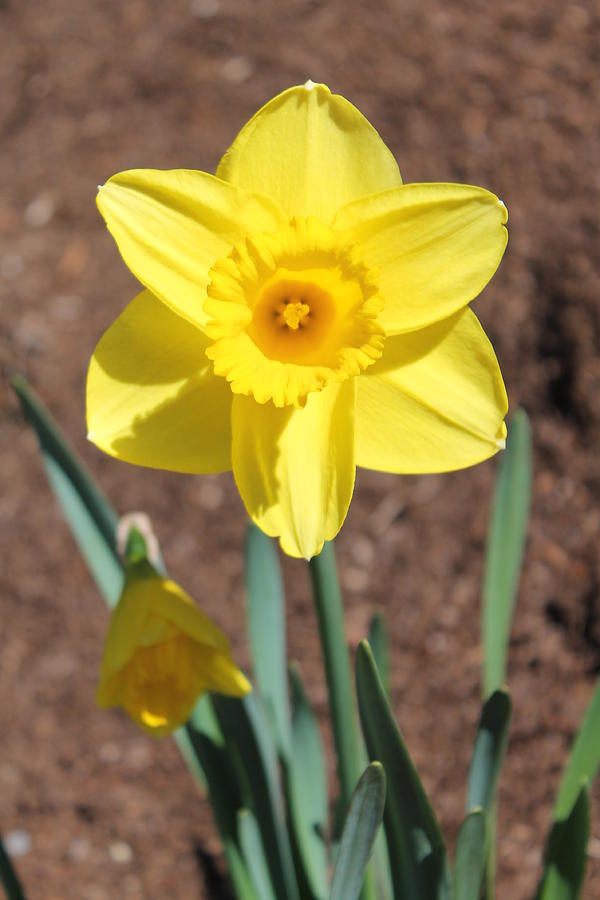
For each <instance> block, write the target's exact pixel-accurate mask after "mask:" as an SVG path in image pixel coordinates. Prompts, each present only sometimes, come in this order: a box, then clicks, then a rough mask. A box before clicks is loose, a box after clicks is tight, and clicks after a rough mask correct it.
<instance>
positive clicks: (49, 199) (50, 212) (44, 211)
mask: <svg viewBox="0 0 600 900" xmlns="http://www.w3.org/2000/svg"><path fill="white" fill-rule="evenodd" d="M55 212H56V201H55V199H54V196H53V194H51V193H49V192H47V193H44V194H40V195H39V197H36V198H35V200H32V201H31V203H29V204H28V205H27V206H26V207H25V214H24V216H23V218H24V219H25V224H26V225H28V226H29V228H43V227H44V225H47V224H48V222H50V221H51V220H52V218H53V216H54V213H55Z"/></svg>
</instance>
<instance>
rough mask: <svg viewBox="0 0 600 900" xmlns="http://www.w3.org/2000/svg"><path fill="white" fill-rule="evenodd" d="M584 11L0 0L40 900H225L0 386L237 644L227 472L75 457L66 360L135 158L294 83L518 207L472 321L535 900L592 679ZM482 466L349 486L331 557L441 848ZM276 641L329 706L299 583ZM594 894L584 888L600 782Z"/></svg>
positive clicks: (19, 799) (11, 808)
mask: <svg viewBox="0 0 600 900" xmlns="http://www.w3.org/2000/svg"><path fill="white" fill-rule="evenodd" d="M599 31H600V9H599V8H598V6H597V4H594V3H584V2H581V3H577V2H565V0H544V2H541V0H525V2H523V0H499V2H498V3H496V4H493V5H492V4H490V3H488V2H487V0H464V2H458V0H395V2H394V0H387V2H385V0H371V2H370V3H369V4H364V3H361V2H358V0H290V2H276V0H254V2H251V3H250V2H244V0H171V2H169V3H161V2H158V0H120V2H119V0H80V2H78V3H74V2H73V0H44V2H42V0H1V2H0V85H1V89H0V140H1V143H0V154H1V156H0V160H1V165H0V303H1V315H0V363H1V366H2V374H3V381H2V386H1V388H0V414H1V427H0V555H1V558H2V564H1V567H0V585H1V587H0V604H1V605H0V609H1V619H2V627H1V629H0V735H2V738H1V744H0V828H1V829H2V831H3V832H4V834H5V835H7V834H8V835H9V836H10V839H11V841H12V843H11V847H12V849H13V852H14V853H15V859H16V863H17V865H18V868H19V871H20V873H21V875H22V878H23V881H24V884H25V887H26V889H27V890H28V892H29V896H30V897H31V898H44V900H68V898H81V900H112V898H115V897H119V898H147V900H158V898H164V897H169V898H172V900H189V898H192V897H197V898H215V897H227V896H228V894H227V893H226V891H225V890H224V888H223V886H222V884H221V874H222V860H221V858H220V855H219V843H218V840H217V838H216V835H215V831H214V828H213V826H212V823H211V818H210V812H209V809H208V806H207V804H206V803H205V802H204V801H203V800H202V799H201V797H199V796H197V795H196V793H195V792H194V790H193V788H192V785H191V782H190V780H189V776H188V775H187V772H186V771H185V769H184V766H183V764H182V762H181V760H180V758H179V755H178V752H177V750H176V748H175V745H174V744H173V743H172V742H171V741H169V740H166V741H162V742H156V741H153V740H151V739H150V738H148V737H146V736H145V735H143V734H142V733H141V732H140V731H137V730H136V728H135V726H134V725H133V724H132V723H131V722H129V721H128V720H127V719H126V718H125V717H124V716H123V715H122V714H121V713H120V712H104V711H100V710H99V709H97V708H96V706H95V701H94V695H95V688H96V681H97V674H98V668H99V663H100V658H101V653H102V643H103V638H104V634H105V629H106V625H107V613H106V610H105V608H104V606H103V603H102V601H101V599H100V597H99V596H98V594H97V592H96V589H95V587H94V586H93V584H92V582H91V579H90V577H89V576H88V574H87V572H86V570H85V568H84V565H83V563H82V562H81V560H80V558H79V556H78V553H77V551H76V549H75V545H74V543H73V541H72V539H71V537H70V534H69V533H68V531H67V528H66V526H65V525H64V524H63V521H62V518H61V514H60V512H59V510H58V507H57V505H56V503H55V502H54V500H53V499H52V497H51V495H50V493H49V490H48V488H47V486H46V482H45V478H44V475H43V473H42V469H41V464H40V460H39V458H38V453H37V449H36V445H35V440H34V438H33V435H32V433H31V432H30V431H29V430H28V429H27V428H26V427H25V426H24V425H23V422H22V419H21V415H20V413H19V410H18V408H17V404H16V402H15V400H14V398H13V397H12V396H11V393H10V390H9V388H8V380H7V379H8V376H9V375H10V374H11V373H12V372H14V371H15V370H19V371H22V372H24V373H25V374H26V375H27V376H28V378H29V379H30V380H31V382H32V384H33V386H34V387H35V388H36V389H37V390H38V391H39V392H40V393H41V395H42V396H43V398H44V399H45V401H46V402H47V404H48V405H49V406H50V409H51V410H52V412H53V413H54V415H55V416H56V417H57V418H58V419H59V421H60V422H61V423H62V425H63V426H64V429H65V431H66V433H67V435H68V438H69V439H70V440H71V441H72V442H73V443H74V444H75V446H76V447H77V449H78V450H79V451H80V453H81V454H82V456H83V457H84V459H85V462H86V463H87V465H88V466H89V467H90V468H91V469H92V471H93V472H94V474H95V475H96V476H97V477H98V478H99V480H100V482H101V484H102V486H103V487H104V488H105V490H106V491H107V492H108V493H109V495H110V496H111V497H112V499H113V500H114V501H115V502H116V504H117V506H118V508H119V510H120V511H122V512H125V511H128V510H131V509H143V510H145V511H147V512H148V513H149V514H150V515H151V517H152V519H153V522H154V526H155V529H156V531H157V533H158V536H159V538H160V541H161V544H162V548H163V553H164V556H165V559H166V562H167V565H168V567H169V570H170V572H171V574H172V575H173V577H175V578H176V579H177V580H178V581H179V582H180V583H182V584H183V586H184V587H186V589H187V590H188V591H189V592H190V593H191V594H193V595H194V596H195V597H196V599H197V600H198V602H199V603H200V604H201V605H202V606H203V608H204V609H205V610H206V611H207V612H208V613H209V614H211V615H212V616H213V617H214V618H215V619H216V620H217V621H218V622H219V623H220V625H221V626H222V627H223V628H224V629H225V631H226V632H227V633H228V634H229V635H230V636H231V637H232V640H233V643H234V645H235V650H236V654H237V657H238V659H239V660H241V661H242V662H243V663H247V662H248V656H247V649H246V646H245V640H244V628H245V625H244V589H243V571H242V542H243V537H244V529H245V516H244V511H243V507H242V505H241V502H240V500H239V498H238V496H237V493H236V491H235V488H234V485H233V481H232V478H231V476H229V475H226V476H218V477H187V476H176V475H170V474H168V473H159V472H153V471H145V470H141V469H134V468H132V467H129V466H127V465H125V464H123V463H119V462H116V461H112V460H110V459H108V458H107V457H103V456H102V454H100V453H99V452H98V451H97V450H96V449H95V448H94V447H93V446H92V445H90V444H88V443H86V441H85V421H84V385H85V375H86V367H87V363H88V360H89V357H90V355H91V353H92V351H93V348H94V346H95V344H96V342H97V341H98V339H99V338H100V336H101V334H102V333H103V331H104V330H105V329H106V328H107V327H108V326H109V325H110V324H111V323H112V322H113V320H114V319H115V317H116V316H117V315H118V313H119V312H120V311H121V310H122V309H123V308H124V306H125V305H126V304H127V302H128V301H129V300H130V299H132V298H133V296H134V294H135V293H136V284H135V282H134V280H133V278H132V276H131V275H130V274H129V272H128V271H127V269H126V268H125V266H124V264H123V263H122V262H121V261H120V258H119V256H118V253H117V251H116V248H115V246H114V245H113V242H112V239H111V238H110V236H109V235H108V233H107V231H106V230H105V228H104V225H103V223H102V221H101V219H100V216H99V214H98V213H97V211H96V208H95V193H96V185H97V184H101V183H102V182H104V181H105V180H106V179H107V178H108V177H109V176H110V175H111V174H113V173H115V172H117V171H119V170H122V169H127V168H132V167H138V166H150V167H157V168H169V167H190V168H200V169H205V170H208V171H214V169H215V167H216V164H217V162H218V160H219V157H220V155H221V154H222V152H223V151H224V150H225V149H226V147H227V146H228V145H229V143H230V142H231V141H232V139H233V137H234V136H235V134H236V132H237V130H238V129H239V128H240V127H241V125H242V124H243V123H244V122H245V121H246V120H247V119H248V118H249V117H250V116H251V115H252V114H253V113H254V112H255V110H256V109H257V108H258V107H259V106H260V105H261V104H262V103H263V102H265V101H266V100H267V99H269V98H270V97H271V96H272V95H274V94H276V93H278V92H279V91H281V90H282V89H284V88H286V87H288V86H290V85H292V84H297V83H302V82H304V81H305V80H306V79H307V78H309V77H310V78H312V79H313V80H314V81H324V82H326V83H328V84H329V86H330V87H331V88H332V89H333V90H334V91H336V92H338V93H342V94H344V95H345V96H346V97H347V98H348V99H350V100H351V101H352V102H353V103H354V104H355V105H357V106H358V107H359V108H360V109H361V110H362V111H363V112H364V113H365V115H366V116H367V117H368V118H369V119H370V121H371V122H372V123H373V124H374V125H375V127H376V128H377V129H378V130H379V132H380V133H381V135H382V137H383V138H384V140H385V141H386V143H387V144H388V145H389V146H390V147H391V149H392V151H393V152H394V154H395V155H396V157H397V158H398V160H399V163H400V168H401V171H402V174H403V177H404V180H405V181H407V182H410V181H462V182H468V183H472V184H477V185H482V186H485V187H487V188H489V189H490V190H492V191H494V192H495V193H497V194H498V195H499V196H500V197H502V199H503V200H504V202H505V203H506V205H507V206H508V209H509V213H510V220H509V229H510V242H509V248H508V252H507V255H506V257H505V259H504V261H503V263H502V265H501V268H500V270H499V272H498V274H497V275H496V276H495V278H494V280H493V282H492V284H491V285H490V286H489V287H488V288H487V289H486V290H485V291H484V294H483V296H482V297H481V298H480V299H479V300H478V301H477V302H476V304H475V307H474V308H475V310H476V312H477V314H478V316H479V317H480V318H481V319H482V321H483V323H484V325H485V327H486V329H487V331H488V334H489V335H490V337H491V339H492V342H493V343H494V346H495V348H496V351H497V354H498V357H499V359H500V363H501V366H502V369H503V372H504V376H505V379H506V384H507V389H508V393H509V398H510V402H511V407H512V409H513V410H514V409H515V408H516V406H517V405H518V404H522V405H523V406H524V407H525V408H526V409H527V411H528V412H529V414H530V416H531V419H532V425H533V433H534V441H535V480H534V499H533V520H532V526H531V533H530V541H529V545H528V550H527V555H526V561H525V577H524V580H523V582H522V587H521V592H520V597H519V600H518V604H517V610H516V617H515V624H514V630H513V639H512V641H511V649H510V662H509V684H510V687H511V689H512V692H513V696H514V701H515V713H514V719H513V727H512V736H511V741H510V745H509V750H508V757H507V763H506V766H505V769H504V772H503V776H502V781H501V786H500V812H499V817H500V824H499V835H500V843H499V852H498V867H499V879H500V881H499V894H498V895H499V897H500V898H503V897H510V898H511V900H525V898H528V897H531V896H532V893H533V891H534V887H535V884H536V879H537V877H538V874H539V871H540V858H541V851H542V844H543V840H544V837H545V834H546V830H547V828H548V826H549V823H550V812H551V807H552V802H553V798H554V795H555V791H556V788H557V784H558V781H559V778H560V773H561V769H562V766H563V764H564V761H565V758H566V753H567V750H568V747H569V745H570V742H571V739H572V736H573V732H574V729H575V728H576V726H577V724H578V722H579V719H580V716H581V714H582V712H583V710H584V708H585V706H586V703H587V701H588V699H589V697H590V695H591V691H592V687H593V684H594V677H595V675H596V673H597V672H598V671H599V670H600V597H599V583H600V554H599V553H598V543H599V540H598V539H599V533H600V503H599V488H600V469H599V467H598V450H599V447H600V442H599V438H600V434H599V431H600V415H599V413H600V359H599V356H598V346H599V337H600V335H599V332H600V321H599V311H600V304H599V297H600V284H599V277H598V274H599V273H598V235H599V226H600V219H599V210H600V203H599V199H600V198H599V193H600V168H599V166H598V163H599V160H600V154H599V143H600V137H599V135H600V112H599V110H600V68H599V56H598V46H599V43H598V40H599V37H600V35H599ZM495 467H496V461H494V460H492V461H490V462H488V463H485V464H483V465H481V466H479V467H477V468H475V469H472V470H470V471H464V472H458V473H454V474H450V475H441V476H427V477H418V478H414V477H413V478H401V477H391V476H383V475H377V474H374V473H366V472H359V476H358V482H357V487H356V492H355V499H354V501H353V504H352V507H351V512H350V515H349V516H348V519H347V522H346V524H345V526H344V529H343V531H342V534H341V536H340V538H339V541H338V557H339V561H340V564H341V568H342V573H343V587H344V591H345V603H346V610H347V627H348V636H349V640H350V642H351V645H352V648H354V647H355V645H356V643H357V642H358V640H359V639H360V638H361V637H362V636H363V635H364V634H365V633H366V628H367V623H368V620H369V617H370V615H371V614H372V612H373V610H374V609H375V608H377V607H380V608H383V609H384V610H385V614H386V617H387V621H388V623H389V626H390V630H391V635H392V677H393V686H394V691H393V703H394V709H395V711H396V713H397V716H398V720H399V723H400V725H401V728H402V729H403V732H404V735H405V738H406V741H407V744H408V746H409V748H410V750H411V752H412V754H413V756H414V758H415V760H416V762H417V764H418V767H419V769H420V772H421V774H422V776H423V779H424V782H425V785H426V787H427V789H428V790H429V791H430V793H431V796H432V798H433V802H434V804H435V806H436V809H437V810H438V813H439V815H440V817H441V821H442V826H443V828H444V830H445V833H446V834H447V835H448V838H449V841H450V843H451V844H452V843H453V841H454V839H455V837H456V832H457V828H458V824H459V822H460V819H461V814H462V810H463V804H464V789H465V778H466V770H467V765H468V759H469V754H470V746H471V740H472V735H473V731H474V727H475V724H476V720H477V717H478V713H479V667H480V661H481V651H480V645H479V603H480V581H481V573H482V561H483V542H484V535H485V528H486V522H487V516H488V508H489V501H490V495H491V486H492V480H493V475H494V471H495ZM285 572H286V578H287V587H288V595H289V607H288V613H289V646H290V653H291V655H292V656H294V657H296V658H297V659H299V661H300V664H301V667H302V670H303V672H304V676H305V681H306V683H307V686H308V689H309V693H310V696H311V698H312V700H313V702H314V703H315V705H316V708H317V710H318V711H319V712H320V713H321V714H323V715H324V714H325V710H326V696H325V689H324V681H323V674H322V670H321V666H320V661H319V650H318V644H317V635H316V626H315V621H314V618H313V612H312V608H311V601H310V593H309V585H308V579H307V576H306V571H305V567H304V566H303V565H302V564H301V563H298V562H293V561H286V564H285ZM594 798H595V799H594V809H593V817H594V818H593V837H592V841H591V844H590V852H591V859H590V866H589V875H588V881H587V886H586V892H585V896H586V897H587V898H593V897H598V896H600V803H599V802H598V801H599V799H600V792H599V790H598V788H596V790H595V794H594Z"/></svg>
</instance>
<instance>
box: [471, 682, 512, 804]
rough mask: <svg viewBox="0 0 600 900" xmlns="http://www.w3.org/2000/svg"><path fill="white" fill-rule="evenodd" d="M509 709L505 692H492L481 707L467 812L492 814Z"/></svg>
mask: <svg viewBox="0 0 600 900" xmlns="http://www.w3.org/2000/svg"><path fill="white" fill-rule="evenodd" d="M511 706H512V704H511V700H510V695H509V693H508V691H507V690H506V689H503V690H499V691H494V693H493V694H492V696H491V697H490V698H489V700H488V701H487V702H486V703H485V704H484V707H483V711H482V713H481V718H480V720H479V725H478V727H477V734H476V735H475V744H474V747H473V755H472V756H471V766H470V768H469V780H468V787H467V812H471V811H472V810H474V809H477V808H481V809H483V810H485V813H486V815H487V816H490V815H491V813H492V810H493V807H494V800H495V796H496V787H497V785H498V778H499V776H500V770H501V768H502V763H503V762H504V756H505V753H506V745H507V743H508V729H509V726H510V716H511Z"/></svg>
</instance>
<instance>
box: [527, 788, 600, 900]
mask: <svg viewBox="0 0 600 900" xmlns="http://www.w3.org/2000/svg"><path fill="white" fill-rule="evenodd" d="M589 836H590V795H589V790H588V787H587V785H585V784H584V785H583V787H581V786H580V790H579V795H578V796H577V799H576V801H575V804H574V805H573V808H572V809H571V812H570V814H569V816H568V817H567V818H566V819H563V820H561V821H558V822H555V823H554V825H553V827H552V832H551V834H550V839H549V841H548V847H547V850H546V855H545V861H544V874H543V875H542V880H541V882H540V886H539V889H538V893H537V895H536V900H578V898H579V897H581V891H582V889H583V882H584V879H585V869H586V863H587V852H586V849H587V842H588V840H589Z"/></svg>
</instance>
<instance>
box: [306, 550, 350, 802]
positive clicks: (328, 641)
mask: <svg viewBox="0 0 600 900" xmlns="http://www.w3.org/2000/svg"><path fill="white" fill-rule="evenodd" d="M308 566H309V569H310V577H311V580H312V586H313V595H314V601H315V610H316V613H317V622H318V625H319V637H320V640H321V650H322V653H323V661H324V664H325V675H326V678H327V689H328V693H329V711H330V715H331V726H332V730H333V742H334V745H335V752H336V756H337V767H338V779H339V790H340V805H341V810H340V812H341V814H342V815H343V816H345V814H346V812H347V810H348V806H349V805H350V799H351V797H352V793H353V791H354V788H355V787H356V785H357V782H358V779H359V777H360V771H361V751H360V739H359V732H358V721H357V717H356V711H355V708H354V696H353V691H352V683H353V682H352V670H351V668H350V654H349V653H348V646H347V644H346V635H345V631H344V609H343V605H342V595H341V591H340V585H339V581H338V574H337V566H336V562H335V551H334V549H333V544H332V543H326V544H325V546H324V547H323V549H322V550H321V552H320V554H319V555H318V556H313V558H312V559H311V560H310V561H309V563H308Z"/></svg>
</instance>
